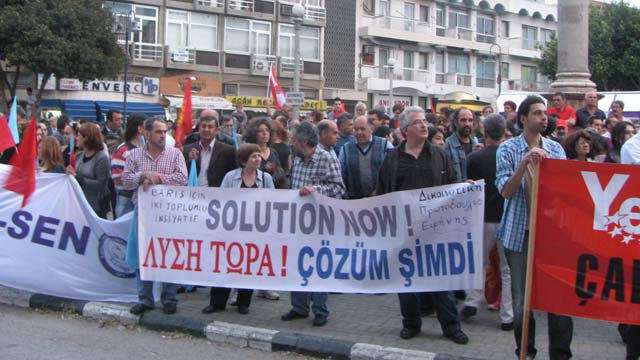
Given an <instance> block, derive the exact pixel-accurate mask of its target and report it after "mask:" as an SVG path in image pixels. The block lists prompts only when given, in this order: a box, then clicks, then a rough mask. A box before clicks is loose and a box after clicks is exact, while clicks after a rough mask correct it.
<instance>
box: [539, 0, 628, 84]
mask: <svg viewBox="0 0 640 360" xmlns="http://www.w3.org/2000/svg"><path fill="white" fill-rule="evenodd" d="M559 21H562V19H559ZM638 39H640V9H638V8H634V7H630V6H629V5H628V4H627V3H625V2H623V1H618V2H614V3H612V4H610V5H603V4H598V5H592V6H591V8H590V13H589V69H590V70H591V80H593V81H594V82H595V83H596V85H597V86H598V90H604V91H607V90H627V91H628V90H639V89H640V42H638ZM557 53H558V52H557V41H555V42H553V41H552V42H550V43H548V44H547V46H545V47H543V49H542V58H541V59H540V60H539V61H538V67H539V69H540V72H541V73H542V74H544V75H547V76H549V77H552V76H555V73H556V69H557V60H558V56H557Z"/></svg>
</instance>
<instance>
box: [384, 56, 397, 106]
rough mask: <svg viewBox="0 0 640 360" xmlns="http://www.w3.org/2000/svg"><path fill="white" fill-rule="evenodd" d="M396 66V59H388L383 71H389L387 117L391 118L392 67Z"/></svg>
mask: <svg viewBox="0 0 640 360" xmlns="http://www.w3.org/2000/svg"><path fill="white" fill-rule="evenodd" d="M395 65H396V59H394V58H389V59H388V60H387V65H386V66H385V69H387V71H389V117H393V104H394V102H393V67H394V66H395Z"/></svg>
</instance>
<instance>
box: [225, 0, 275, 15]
mask: <svg viewBox="0 0 640 360" xmlns="http://www.w3.org/2000/svg"><path fill="white" fill-rule="evenodd" d="M275 9H276V5H275V0H227V14H229V15H239V16H252V17H256V18H260V19H265V20H275V15H276V10H275Z"/></svg>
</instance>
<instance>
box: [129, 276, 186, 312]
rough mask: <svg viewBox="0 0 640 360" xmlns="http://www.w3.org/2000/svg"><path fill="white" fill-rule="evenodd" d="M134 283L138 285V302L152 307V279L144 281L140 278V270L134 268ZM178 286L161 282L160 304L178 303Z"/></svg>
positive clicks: (153, 302)
mask: <svg viewBox="0 0 640 360" xmlns="http://www.w3.org/2000/svg"><path fill="white" fill-rule="evenodd" d="M136 285H137V287H138V302H139V303H140V304H145V305H147V306H150V307H154V304H155V301H153V281H145V280H142V279H140V270H136ZM179 287H180V285H179V284H170V283H162V294H161V295H160V302H161V303H162V305H165V304H169V303H174V304H176V303H178V298H176V292H177V291H178V288H179Z"/></svg>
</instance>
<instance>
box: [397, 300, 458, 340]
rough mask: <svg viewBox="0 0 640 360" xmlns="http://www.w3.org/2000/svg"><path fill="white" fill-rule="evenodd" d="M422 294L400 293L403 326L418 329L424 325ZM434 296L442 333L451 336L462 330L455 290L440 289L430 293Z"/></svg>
mask: <svg viewBox="0 0 640 360" xmlns="http://www.w3.org/2000/svg"><path fill="white" fill-rule="evenodd" d="M420 294H421V293H400V294H398V298H399V300H400V312H401V313H402V326H403V327H406V328H412V329H418V330H420V328H421V327H422V318H421V316H420ZM428 294H430V295H431V296H433V304H434V305H435V308H436V314H437V316H438V321H439V322H440V327H441V328H442V333H443V334H444V335H446V336H451V335H453V334H455V333H457V332H458V331H460V321H459V320H458V308H457V307H456V300H455V296H454V295H453V291H439V292H432V293H428Z"/></svg>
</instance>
